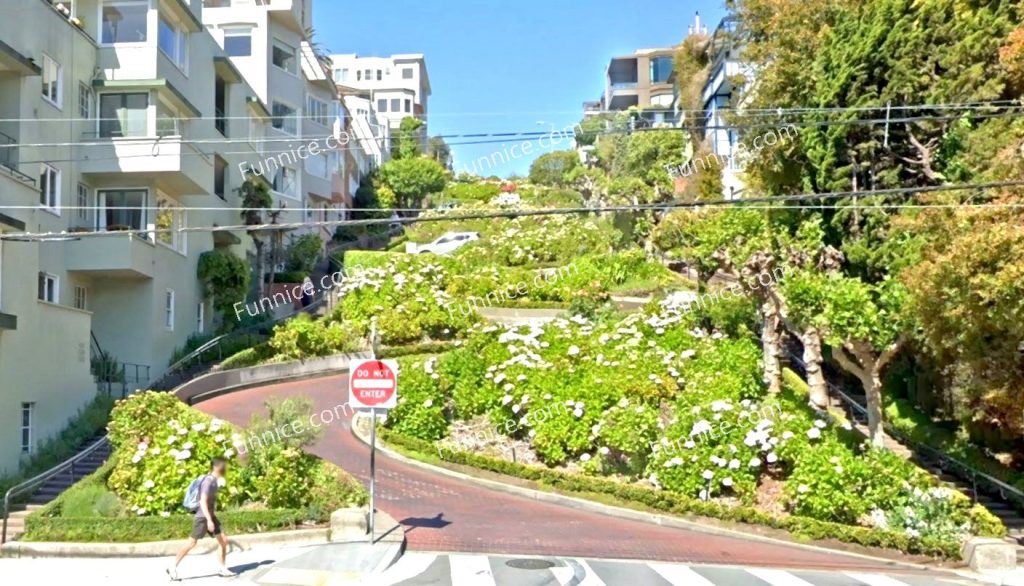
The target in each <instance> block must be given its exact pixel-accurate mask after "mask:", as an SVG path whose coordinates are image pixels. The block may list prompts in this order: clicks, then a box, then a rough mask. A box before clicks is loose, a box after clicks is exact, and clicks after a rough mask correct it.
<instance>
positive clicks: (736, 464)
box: [729, 458, 740, 470]
mask: <svg viewBox="0 0 1024 586" xmlns="http://www.w3.org/2000/svg"><path fill="white" fill-rule="evenodd" d="M739 467H740V461H739V460H737V459H736V458H733V459H732V460H729V469H730V470H739Z"/></svg>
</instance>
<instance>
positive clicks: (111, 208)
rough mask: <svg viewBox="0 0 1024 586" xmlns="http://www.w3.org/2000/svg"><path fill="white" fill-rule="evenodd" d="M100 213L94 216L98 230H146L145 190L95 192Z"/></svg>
mask: <svg viewBox="0 0 1024 586" xmlns="http://www.w3.org/2000/svg"><path fill="white" fill-rule="evenodd" d="M96 199H97V200H98V202H99V203H98V205H99V207H100V213H98V214H97V215H96V221H97V224H98V226H97V228H98V229H100V230H108V231H117V230H135V231H139V232H141V231H143V230H145V229H146V210H145V206H146V190H145V189H107V190H101V191H99V192H97V194H96Z"/></svg>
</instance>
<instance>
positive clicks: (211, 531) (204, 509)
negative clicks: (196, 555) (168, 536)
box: [167, 458, 235, 580]
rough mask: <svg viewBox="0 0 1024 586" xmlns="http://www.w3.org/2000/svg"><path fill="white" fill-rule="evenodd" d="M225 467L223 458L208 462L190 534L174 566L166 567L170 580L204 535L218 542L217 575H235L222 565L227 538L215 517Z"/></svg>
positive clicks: (225, 552) (201, 482)
mask: <svg viewBox="0 0 1024 586" xmlns="http://www.w3.org/2000/svg"><path fill="white" fill-rule="evenodd" d="M227 467H228V464H227V462H226V461H225V460H222V459H221V458H214V459H213V461H211V462H210V473H209V474H207V475H206V476H204V477H203V478H202V480H201V481H200V483H199V507H198V508H197V509H196V514H195V517H194V518H193V519H192V534H191V536H190V537H189V540H188V544H186V545H185V547H183V548H182V549H181V551H179V552H178V557H176V558H175V559H174V566H172V567H170V568H167V575H168V576H170V577H171V580H180V579H181V578H179V577H178V565H179V564H180V563H181V560H182V559H184V557H185V556H186V555H188V552H190V551H192V548H193V547H195V546H196V542H198V541H199V540H200V539H202V538H203V537H204V536H206V535H209V536H210V537H214V538H216V539H217V543H218V544H220V571H219V572H217V575H219V576H223V577H225V578H230V577H232V576H234V575H235V573H234V572H232V571H231V570H229V569H228V568H227V566H226V565H224V559H225V558H226V557H227V555H228V538H227V536H226V535H224V531H223V530H222V529H221V526H220V521H219V520H218V519H217V491H218V490H220V483H222V482H223V481H224V474H225V473H226V472H227Z"/></svg>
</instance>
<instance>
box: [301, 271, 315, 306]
mask: <svg viewBox="0 0 1024 586" xmlns="http://www.w3.org/2000/svg"><path fill="white" fill-rule="evenodd" d="M311 303H313V279H310V278H309V277H306V278H305V279H303V280H302V307H303V308H306V307H309V305H310V304H311Z"/></svg>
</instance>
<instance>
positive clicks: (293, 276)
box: [267, 271, 309, 283]
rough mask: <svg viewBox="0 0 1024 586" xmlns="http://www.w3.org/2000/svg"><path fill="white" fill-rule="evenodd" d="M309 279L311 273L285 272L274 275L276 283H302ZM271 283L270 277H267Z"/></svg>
mask: <svg viewBox="0 0 1024 586" xmlns="http://www.w3.org/2000/svg"><path fill="white" fill-rule="evenodd" d="M307 277H309V271H284V272H280V273H274V282H275V283H301V282H303V281H305V280H306V278H307ZM267 280H268V282H269V280H270V277H269V276H268V277H267Z"/></svg>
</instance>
